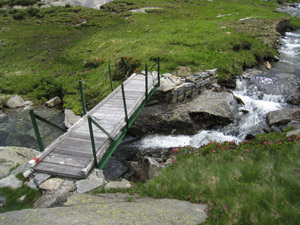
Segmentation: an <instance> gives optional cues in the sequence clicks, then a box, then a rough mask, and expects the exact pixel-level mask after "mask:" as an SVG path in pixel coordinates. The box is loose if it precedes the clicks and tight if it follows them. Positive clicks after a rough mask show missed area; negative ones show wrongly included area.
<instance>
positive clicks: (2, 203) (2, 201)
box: [0, 195, 6, 208]
mask: <svg viewBox="0 0 300 225" xmlns="http://www.w3.org/2000/svg"><path fill="white" fill-rule="evenodd" d="M5 204H6V198H5V197H4V196H1V195H0V208H2V207H3V206H5Z"/></svg>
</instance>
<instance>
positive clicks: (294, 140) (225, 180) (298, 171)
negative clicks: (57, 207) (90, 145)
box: [93, 133, 300, 224]
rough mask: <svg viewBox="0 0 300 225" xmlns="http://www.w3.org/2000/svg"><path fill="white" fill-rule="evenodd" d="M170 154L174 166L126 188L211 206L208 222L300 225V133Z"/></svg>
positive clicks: (149, 194) (188, 148)
mask: <svg viewBox="0 0 300 225" xmlns="http://www.w3.org/2000/svg"><path fill="white" fill-rule="evenodd" d="M171 153H172V154H173V156H175V157H173V164H172V165H171V166H168V167H167V168H166V169H165V170H163V171H162V172H161V174H160V175H159V176H158V177H155V178H154V179H152V180H149V181H148V182H147V183H145V184H142V183H136V184H135V186H134V187H133V188H132V189H130V190H125V191H126V192H129V193H138V194H140V195H141V196H142V197H143V196H151V197H155V198H175V199H179V200H188V201H190V202H193V203H204V204H207V205H208V210H207V213H208V215H209V219H208V221H207V223H208V224H299V218H300V205H299V201H300V195H299V194H298V193H299V191H300V180H299V176H300V164H299V156H300V136H291V137H285V133H270V134H267V135H257V137H256V139H255V140H249V141H248V140H246V141H244V142H241V143H239V144H237V143H235V142H224V143H216V142H212V143H209V144H207V145H203V146H201V148H199V149H197V148H191V147H185V148H176V149H173V150H172V151H171ZM120 191H123V192H124V190H117V189H115V190H109V191H105V189H104V188H102V189H98V190H95V191H94V192H93V193H94V194H97V193H103V192H120Z"/></svg>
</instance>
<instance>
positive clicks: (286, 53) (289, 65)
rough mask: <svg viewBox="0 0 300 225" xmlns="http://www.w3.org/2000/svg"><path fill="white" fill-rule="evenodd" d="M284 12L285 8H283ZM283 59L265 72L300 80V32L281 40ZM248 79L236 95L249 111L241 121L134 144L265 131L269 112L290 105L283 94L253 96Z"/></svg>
mask: <svg viewBox="0 0 300 225" xmlns="http://www.w3.org/2000/svg"><path fill="white" fill-rule="evenodd" d="M296 6H299V5H295V7H287V8H286V9H288V10H287V11H285V12H289V11H292V12H293V14H292V15H294V16H295V15H296V16H299V17H300V13H299V12H300V7H296ZM281 11H284V9H283V8H282V9H281ZM280 43H281V45H280V49H279V53H280V59H279V61H278V62H277V63H274V64H273V67H272V69H271V70H270V71H269V72H268V73H267V74H266V75H265V76H266V77H269V76H273V75H274V74H278V73H292V74H295V75H296V76H297V77H298V78H299V79H300V63H299V62H300V31H299V30H298V31H295V32H286V33H285V36H283V37H282V38H281V40H280ZM247 93H248V91H247V85H246V82H245V80H243V79H239V80H237V87H236V89H235V90H234V91H233V94H234V95H235V96H237V97H239V98H240V99H242V100H243V102H244V103H245V105H244V106H243V107H242V108H243V110H246V111H248V112H249V113H247V114H246V115H244V116H243V117H242V118H241V120H240V121H239V122H238V123H237V124H233V125H231V126H230V127H229V128H226V127H225V128H223V129H221V130H202V131H199V133H198V134H196V135H194V136H187V135H169V136H148V137H145V138H143V139H141V140H139V141H137V142H136V143H134V144H133V145H134V146H140V148H142V149H143V148H145V149H149V148H170V147H177V146H187V145H191V146H194V147H199V146H201V145H203V144H207V143H208V142H211V141H217V142H221V141H233V140H234V141H236V142H240V141H242V140H244V138H245V136H246V135H247V134H249V133H251V131H252V132H253V133H258V132H259V131H261V132H263V129H262V127H264V126H267V125H266V122H265V121H266V115H267V113H268V112H271V111H275V110H279V109H282V108H286V107H290V106H289V105H288V104H287V103H285V102H283V101H282V96H280V95H266V94H264V95H263V97H262V98H261V96H258V95H255V94H254V95H251V96H249V95H248V94H247Z"/></svg>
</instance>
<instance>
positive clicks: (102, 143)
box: [33, 74, 157, 178]
mask: <svg viewBox="0 0 300 225" xmlns="http://www.w3.org/2000/svg"><path fill="white" fill-rule="evenodd" d="M156 82H157V76H151V75H148V93H149V92H151V90H152V89H153V88H154V83H156ZM124 90H125V96H126V103H127V112H128V117H129V118H130V117H131V116H132V115H133V114H134V112H135V111H136V110H137V109H138V108H139V106H140V105H141V103H142V102H143V100H144V99H145V75H141V74H139V75H132V76H131V77H130V78H129V79H128V80H126V81H125V82H124ZM88 115H89V116H93V118H95V120H96V122H97V123H98V124H100V125H101V126H102V127H103V128H104V129H105V130H106V131H108V132H109V133H110V134H111V135H112V136H116V135H117V134H119V132H120V131H121V129H122V128H123V127H124V126H125V125H126V122H125V113H124V106H123V100H122V91H121V87H120V86H119V87H118V88H117V89H115V90H114V91H113V92H112V93H111V94H110V95H108V96H107V97H106V98H105V99H103V100H102V101H101V102H100V103H99V104H98V105H96V106H95V107H94V108H93V109H92V110H91V111H89V112H88V113H87V115H85V116H83V117H82V118H81V119H80V120H79V121H78V122H77V123H76V124H74V125H73V126H72V127H71V128H70V129H69V130H68V132H66V133H65V134H63V135H62V136H60V137H59V138H57V139H56V140H55V141H54V142H53V143H51V144H50V145H49V146H48V147H47V148H46V149H45V151H44V152H42V153H41V154H40V155H39V156H37V158H38V159H39V163H38V164H37V165H35V166H34V167H33V169H34V170H35V171H38V172H45V173H49V174H54V175H61V176H67V177H74V178H83V177H86V176H87V174H88V172H89V171H90V170H91V168H92V167H93V165H94V158H93V152H92V146H91V140H90V132H89V127H88V119H87V116H88ZM93 131H94V138H95V145H96V152H97V159H98V162H99V161H100V160H101V158H102V156H103V155H104V153H105V152H106V150H107V149H108V147H109V145H110V143H111V142H112V141H111V139H110V138H109V137H107V136H106V135H105V134H104V133H103V132H102V131H101V130H100V129H98V128H97V127H96V126H94V125H93Z"/></svg>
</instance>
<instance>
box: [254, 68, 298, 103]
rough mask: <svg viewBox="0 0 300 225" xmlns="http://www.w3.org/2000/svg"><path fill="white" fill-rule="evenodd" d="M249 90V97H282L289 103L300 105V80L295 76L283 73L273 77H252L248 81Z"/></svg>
mask: <svg viewBox="0 0 300 225" xmlns="http://www.w3.org/2000/svg"><path fill="white" fill-rule="evenodd" d="M248 90H249V91H248V94H249V95H256V96H263V95H264V94H269V95H281V96H282V97H283V100H284V101H286V102H288V103H291V104H299V103H300V92H299V80H298V79H297V77H296V76H295V75H294V74H288V73H281V74H276V75H275V76H272V77H267V76H262V75H258V76H254V77H251V78H250V79H249V81H248Z"/></svg>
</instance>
